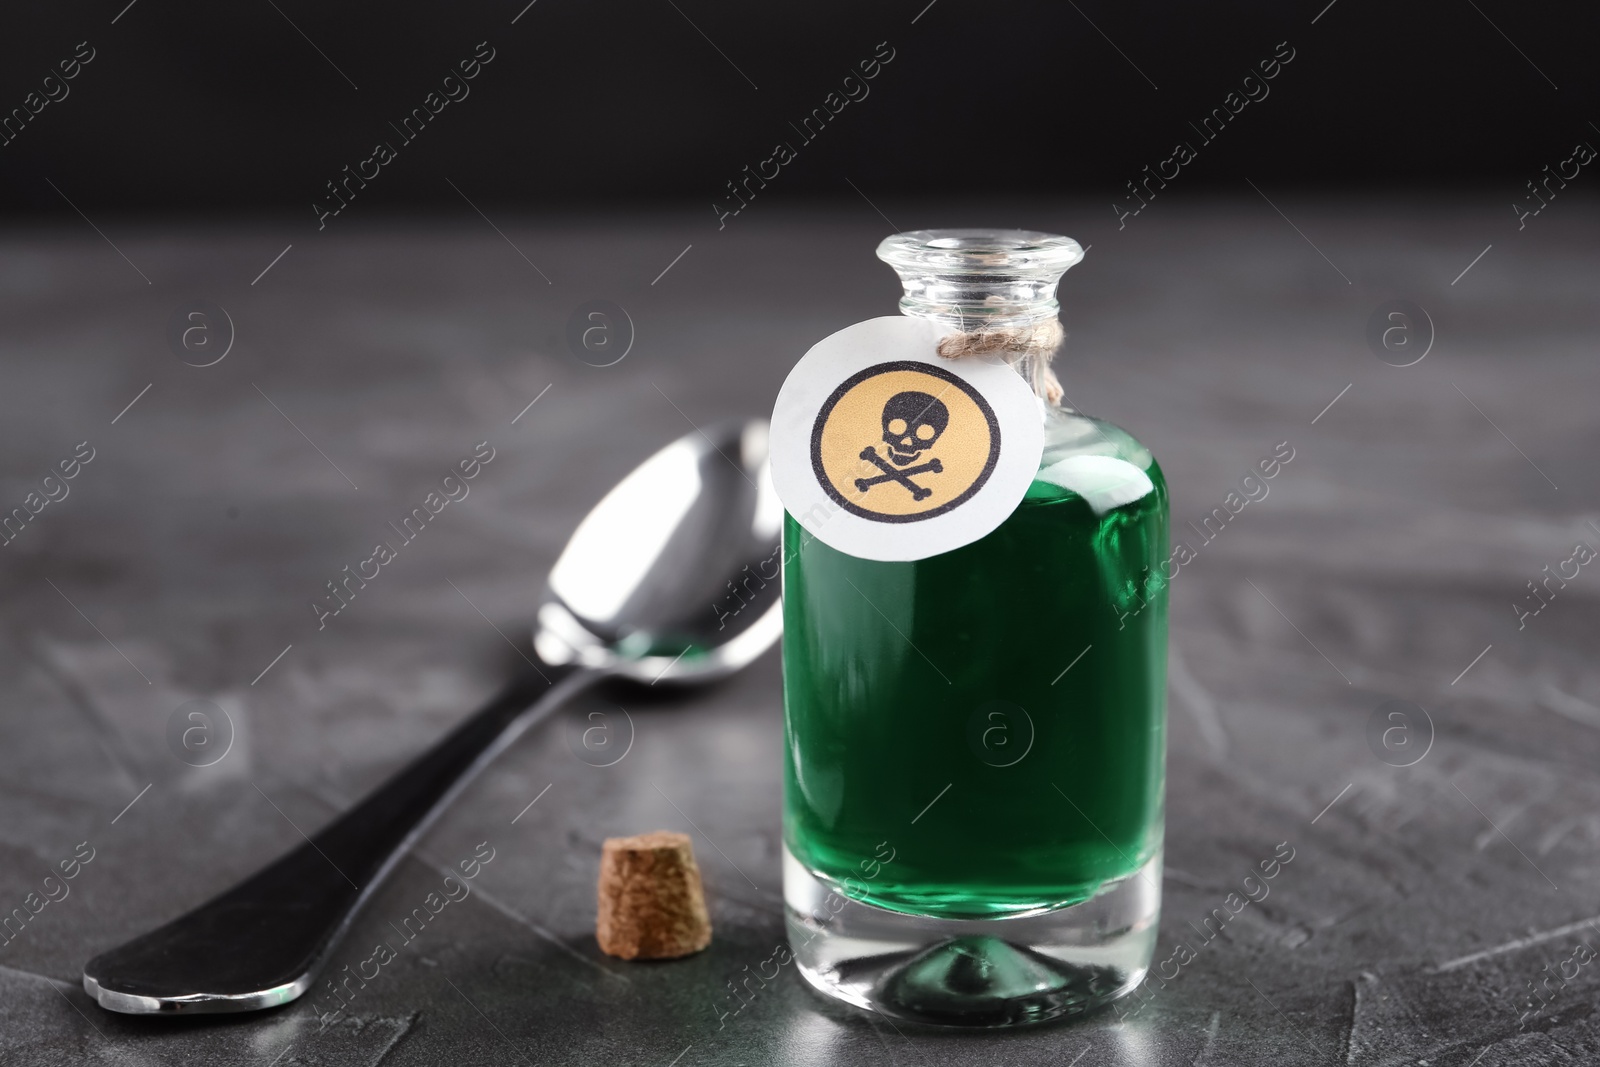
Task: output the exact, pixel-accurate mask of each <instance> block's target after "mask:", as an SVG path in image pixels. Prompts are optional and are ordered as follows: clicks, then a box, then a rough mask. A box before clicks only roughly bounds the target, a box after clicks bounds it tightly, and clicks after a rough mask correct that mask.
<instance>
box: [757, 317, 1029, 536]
mask: <svg viewBox="0 0 1600 1067" xmlns="http://www.w3.org/2000/svg"><path fill="white" fill-rule="evenodd" d="M951 332H952V331H951V330H950V328H949V327H947V326H942V325H940V324H939V323H936V322H930V321H928V320H926V319H913V318H905V317H902V316H898V315H891V316H886V317H884V318H880V319H868V320H867V321H866V322H858V323H856V324H855V325H854V326H849V327H846V328H845V329H843V330H840V331H839V332H838V333H835V334H833V335H831V336H829V337H826V338H823V339H822V340H821V341H819V342H817V344H815V345H814V346H812V348H811V351H809V352H807V353H806V354H805V355H804V356H803V357H802V358H801V360H800V362H799V363H796V364H795V367H794V370H792V371H790V372H789V377H788V378H787V379H786V380H785V381H784V383H783V388H782V389H780V390H779V391H778V402H777V405H776V406H775V407H774V408H773V411H772V438H771V457H772V484H773V486H774V488H776V489H777V492H778V498H779V499H780V500H782V501H783V506H784V507H785V508H786V509H787V510H788V511H789V513H790V514H791V515H793V516H794V517H795V518H796V519H797V520H798V521H799V522H800V524H801V525H802V526H803V527H805V528H806V530H808V531H809V532H810V533H812V534H814V535H815V536H816V537H818V538H820V539H821V540H822V541H823V542H824V543H825V544H827V545H830V546H832V547H833V548H836V549H838V550H839V551H841V552H845V553H848V554H849V555H852V556H860V557H861V558H863V559H878V560H914V559H925V558H927V557H928V556H936V555H938V554H939V553H941V552H948V551H950V550H951V549H952V548H959V547H960V546H962V545H964V544H967V543H968V542H971V541H976V540H977V539H978V538H980V537H982V536H983V535H984V534H986V533H988V532H989V531H991V530H993V529H994V528H995V527H996V526H999V525H1000V524H1001V523H1002V522H1004V521H1005V520H1006V518H1007V517H1008V516H1009V515H1010V514H1011V513H1012V512H1013V511H1015V510H1016V507H1017V505H1018V504H1019V503H1021V501H1022V497H1023V494H1024V493H1026V492H1027V491H1028V486H1029V485H1030V484H1031V483H1032V482H1033V477H1034V474H1035V473H1036V472H1037V471H1038V469H1039V457H1040V455H1041V454H1042V452H1043V450H1044V418H1043V411H1042V409H1041V408H1040V404H1039V400H1038V398H1036V397H1035V396H1034V395H1033V390H1032V389H1030V388H1028V385H1027V383H1026V382H1024V381H1023V380H1022V377H1021V376H1020V375H1019V374H1017V373H1016V371H1014V370H1013V369H1011V368H1010V367H1009V366H1007V365H1006V364H1005V363H1003V362H1001V361H999V360H990V359H985V358H982V357H967V358H963V359H945V358H944V357H942V356H940V355H939V354H938V351H937V349H938V345H939V341H940V339H941V338H943V337H945V336H948V335H949V334H950V333H951Z"/></svg>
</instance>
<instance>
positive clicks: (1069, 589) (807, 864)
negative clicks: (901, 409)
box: [783, 230, 1169, 1026]
mask: <svg viewBox="0 0 1600 1067" xmlns="http://www.w3.org/2000/svg"><path fill="white" fill-rule="evenodd" d="M1082 254H1083V253H1082V250H1081V249H1080V248H1079V247H1078V244H1077V242H1075V241H1072V240H1070V239H1069V238H1065V237H1057V236H1054V235H1051V234H1044V233H1035V232H1030V231H1017V230H925V231H918V232H914V233H903V234H897V235H895V236H893V237H890V238H888V239H886V240H885V241H884V242H883V243H882V244H881V245H880V246H879V248H878V256H879V258H881V259H883V260H884V261H885V262H887V263H889V264H890V265H891V266H892V267H894V268H895V270H896V271H898V272H899V274H900V277H901V281H902V283H903V285H904V289H905V295H904V297H903V298H902V299H901V301H900V310H901V311H902V312H903V313H904V314H906V315H911V316H917V317H921V318H927V319H933V320H936V321H938V322H941V323H944V324H947V325H949V326H951V327H955V328H959V329H962V330H965V331H979V330H996V329H1017V328H1028V327H1032V326H1036V325H1037V324H1038V323H1040V322H1042V321H1047V320H1052V319H1054V318H1055V317H1056V315H1057V314H1058V312H1059V305H1058V304H1057V302H1056V297H1055V291H1056V286H1057V284H1058V282H1059V280H1060V278H1061V275H1062V274H1063V273H1064V272H1065V270H1066V269H1067V268H1068V267H1070V266H1071V265H1073V264H1074V263H1076V262H1077V261H1078V260H1079V259H1080V258H1081V257H1082ZM965 358H991V359H992V358H998V357H995V356H988V357H970V356H969V357H965ZM1010 359H1011V361H1013V364H1014V366H1015V368H1016V370H1017V371H1018V373H1020V374H1022V375H1023V376H1024V378H1025V379H1026V380H1027V381H1028V382H1029V383H1030V385H1032V386H1033V387H1034V388H1035V391H1036V393H1038V394H1039V395H1040V399H1039V406H1040V418H1041V419H1042V420H1043V422H1044V427H1045V444H1044V452H1043V457H1042V459H1041V460H1040V464H1039V470H1038V473H1037V474H1036V475H1035V477H1034V481H1033V483H1032V485H1031V486H1030V487H1029V489H1028V491H1027V493H1026V495H1025V497H1024V498H1023V500H1022V502H1021V503H1020V504H1019V505H1018V506H1017V508H1016V510H1015V511H1014V512H1013V513H1012V514H1011V515H1010V516H1009V517H1008V518H1007V519H1006V520H1005V521H1004V522H1003V523H1002V524H1001V525H1000V526H999V527H998V528H997V529H995V530H994V531H993V532H991V533H989V534H988V535H987V536H985V537H982V538H980V539H979V540H977V541H973V542H971V543H969V544H966V545H964V546H962V547H960V548H957V549H954V550H953V551H949V552H945V553H943V554H940V555H936V556H932V557H929V558H926V559H921V560H917V561H914V562H880V561H875V560H867V559H860V558H857V557H854V556H849V555H846V554H844V553H842V552H840V551H838V550H836V549H834V548H831V547H829V546H828V545H826V544H824V543H823V542H822V541H820V540H818V539H817V538H815V537H814V536H813V535H812V534H810V533H808V532H807V531H806V530H805V529H804V528H803V527H802V526H801V525H800V524H799V523H798V522H797V521H796V520H795V518H794V517H793V516H792V515H786V516H785V525H784V567H783V599H784V605H783V611H784V638H783V675H784V712H785V779H784V789H785V804H784V842H785V847H784V895H785V902H786V912H787V919H788V933H789V939H790V943H791V946H792V948H793V951H794V955H795V959H796V961H797V964H798V966H799V969H800V971H801V973H802V974H803V975H804V976H805V977H806V979H807V980H808V981H809V982H810V983H811V984H812V985H814V986H816V987H817V988H818V989H820V990H822V991H823V992H824V993H827V994H829V995H831V996H834V997H837V998H839V999H842V1000H845V1001H848V1002H850V1003H853V1004H856V1005H858V1006H861V1007H865V1008H870V1009H874V1010H877V1011H881V1012H884V1013H886V1014H889V1015H893V1016H896V1017H899V1018H906V1019H912V1020H917V1021H923V1022H935V1023H950V1024H965V1025H977V1026H1003V1025H1012V1024H1018V1023H1027V1022H1035V1021H1041V1020H1044V1019H1049V1018H1054V1017H1057V1016H1062V1015H1070V1014H1076V1013H1079V1012H1083V1011H1087V1010H1089V1009H1091V1008H1094V1007H1096V1006H1098V1005H1100V1004H1104V1003H1107V1002H1109V1001H1111V1000H1114V999H1115V998H1117V997H1119V996H1122V995H1123V994H1125V993H1128V992H1130V991H1131V990H1132V989H1134V988H1135V987H1136V986H1137V985H1138V984H1139V982H1140V981H1141V980H1142V979H1143V977H1144V974H1145V971H1146V970H1147V968H1148V967H1149V962H1150V957H1151V953H1152V951H1153V950H1154V946H1155V937H1156V922H1157V917H1158V913H1159V909H1160V881H1161V847H1162V831H1163V815H1164V813H1163V802H1164V774H1165V752H1166V642H1167V584H1168V582H1167V580H1166V576H1165V571H1164V569H1163V567H1162V564H1163V563H1164V562H1165V561H1166V560H1167V559H1168V555H1169V551H1168V503H1167V489H1166V484H1165V482H1164V480H1163V478H1162V475H1161V469H1160V468H1159V467H1158V466H1157V465H1156V462H1155V460H1154V458H1153V457H1152V456H1151V455H1150V452H1149V451H1148V450H1147V449H1146V448H1145V447H1144V446H1143V445H1141V444H1140V443H1139V442H1138V441H1136V440H1135V439H1134V438H1133V437H1132V436H1130V435H1129V434H1128V433H1127V432H1126V431H1124V430H1122V429H1120V428H1118V427H1116V426H1114V425H1112V424H1110V423H1107V422H1104V421H1102V420H1099V419H1095V418H1091V417H1089V416H1087V415H1083V414H1081V413H1079V412H1077V411H1074V410H1072V409H1071V408H1070V407H1065V406H1060V405H1059V404H1056V403H1051V402H1050V401H1048V400H1047V399H1046V398H1045V395H1044V394H1046V393H1047V392H1049V391H1051V390H1050V386H1051V385H1053V379H1052V378H1051V377H1050V375H1049V374H1048V373H1047V372H1046V369H1045V368H1046V367H1047V363H1043V364H1042V363H1041V360H1040V357H1038V356H1020V357H1019V356H1017V355H1015V354H1013V355H1011V357H1010ZM1055 391H1056V392H1059V389H1057V390H1055Z"/></svg>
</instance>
